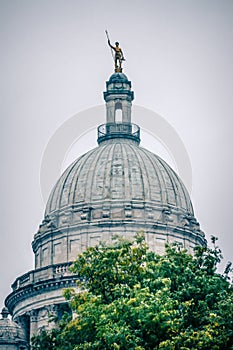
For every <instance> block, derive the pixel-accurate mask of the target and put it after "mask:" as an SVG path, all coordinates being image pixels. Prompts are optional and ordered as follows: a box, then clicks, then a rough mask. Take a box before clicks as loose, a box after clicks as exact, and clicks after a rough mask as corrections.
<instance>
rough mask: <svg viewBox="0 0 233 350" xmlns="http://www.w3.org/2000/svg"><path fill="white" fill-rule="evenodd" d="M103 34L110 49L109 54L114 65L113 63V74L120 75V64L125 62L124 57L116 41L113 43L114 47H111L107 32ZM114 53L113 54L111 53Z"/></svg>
mask: <svg viewBox="0 0 233 350" xmlns="http://www.w3.org/2000/svg"><path fill="white" fill-rule="evenodd" d="M105 33H106V35H107V39H108V45H109V46H110V48H111V52H112V57H113V59H114V63H115V73H122V62H123V61H125V58H124V55H123V51H122V49H121V48H120V46H119V45H120V44H119V42H118V41H116V42H115V46H113V45H112V44H111V43H110V39H109V35H108V32H107V30H105ZM113 52H114V53H113Z"/></svg>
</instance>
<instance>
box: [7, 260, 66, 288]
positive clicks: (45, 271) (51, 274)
mask: <svg viewBox="0 0 233 350" xmlns="http://www.w3.org/2000/svg"><path fill="white" fill-rule="evenodd" d="M71 264H72V263H71V262H69V263H63V264H57V265H50V266H46V267H42V268H40V269H37V270H32V271H29V272H27V273H25V274H24V275H22V276H20V277H18V278H17V279H16V280H15V282H14V283H13V284H12V286H11V287H12V289H13V291H15V290H17V289H19V288H22V287H24V286H27V285H29V284H33V283H36V282H40V281H43V280H49V279H52V278H58V277H62V276H69V275H71V272H70V271H69V267H70V266H71Z"/></svg>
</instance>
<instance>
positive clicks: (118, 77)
mask: <svg viewBox="0 0 233 350" xmlns="http://www.w3.org/2000/svg"><path fill="white" fill-rule="evenodd" d="M119 82H121V83H123V82H128V78H127V76H126V75H125V74H124V73H114V74H112V75H111V77H110V78H109V83H119Z"/></svg>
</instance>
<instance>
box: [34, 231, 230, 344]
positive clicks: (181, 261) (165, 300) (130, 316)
mask: <svg viewBox="0 0 233 350" xmlns="http://www.w3.org/2000/svg"><path fill="white" fill-rule="evenodd" d="M212 243H213V247H212V248H207V247H197V248H196V249H195V254H194V255H193V256H192V255H190V254H188V253H187V251H186V250H183V249H181V248H180V247H179V246H177V245H167V246H166V252H165V254H164V255H157V254H155V253H153V252H151V251H149V250H148V247H147V245H146V243H145V239H144V236H143V234H138V235H137V236H136V237H135V240H134V241H133V242H130V241H127V240H123V239H120V238H117V239H116V240H115V242H114V243H113V244H112V245H109V246H107V245H104V244H101V245H98V246H95V247H91V248H89V249H88V250H87V251H85V252H84V253H83V254H81V255H79V256H78V258H77V260H76V261H75V262H74V264H73V266H72V272H73V273H74V274H75V275H76V276H77V280H78V281H77V285H78V289H79V291H77V290H74V289H68V290H66V291H65V293H64V295H65V297H66V299H67V300H68V301H69V303H70V306H71V308H72V310H73V312H74V315H75V317H73V319H71V317H69V316H67V315H66V316H65V317H64V318H63V320H62V321H61V322H60V323H59V324H58V327H57V328H56V329H53V330H52V331H48V332H46V331H43V332H41V333H40V335H39V336H37V337H34V338H33V340H32V344H33V345H32V349H33V350H40V349H48V350H50V349H51V350H55V349H56V350H70V349H76V350H79V349H80V350H81V349H82V350H84V349H88V350H91V349H96V350H97V349H98V350H100V349H101V350H103V349H115V350H116V349H135V350H143V349H145V350H150V349H167V350H170V349H171V350H173V349H174V350H176V349H180V350H185V349H193V350H194V349H203V350H207V349H212V350H218V349H233V288H232V284H231V282H230V280H229V279H230V278H229V274H230V273H231V271H232V269H231V265H230V264H228V265H227V267H226V270H225V272H224V273H223V274H219V273H217V265H218V264H219V262H220V261H221V258H222V257H221V251H220V249H219V248H218V247H217V246H216V238H213V239H212Z"/></svg>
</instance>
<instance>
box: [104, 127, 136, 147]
mask: <svg viewBox="0 0 233 350" xmlns="http://www.w3.org/2000/svg"><path fill="white" fill-rule="evenodd" d="M116 137H117V138H128V139H131V140H134V141H136V142H138V143H139V142H140V128H139V126H138V125H136V124H132V123H107V124H102V125H100V126H99V127H98V143H101V142H103V141H105V140H109V139H112V138H116Z"/></svg>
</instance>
